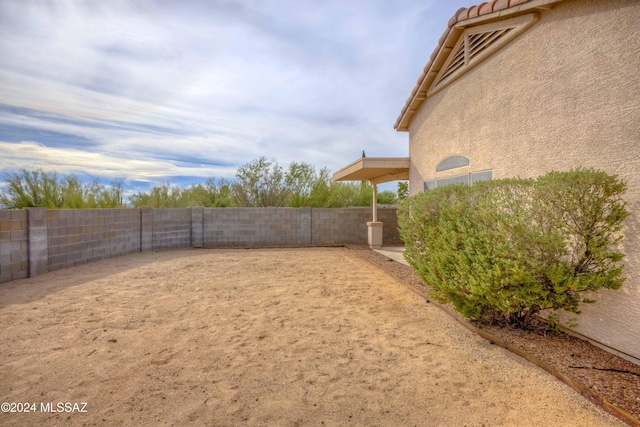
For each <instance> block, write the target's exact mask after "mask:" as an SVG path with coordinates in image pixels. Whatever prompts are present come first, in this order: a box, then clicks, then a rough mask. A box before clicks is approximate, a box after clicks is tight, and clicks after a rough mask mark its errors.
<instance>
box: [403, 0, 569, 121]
mask: <svg viewBox="0 0 640 427" xmlns="http://www.w3.org/2000/svg"><path fill="white" fill-rule="evenodd" d="M561 1H564V0H512V1H511V2H508V1H506V0H493V1H489V2H484V3H482V4H480V5H479V6H472V7H470V8H468V9H465V8H462V9H460V10H458V12H456V13H455V14H454V15H453V16H452V17H451V19H450V20H449V24H448V27H447V28H446V29H445V31H444V33H443V34H442V37H440V40H439V41H438V46H437V47H436V48H435V50H434V51H433V53H432V54H431V58H430V60H429V62H427V65H425V67H424V70H423V72H422V74H421V75H420V77H419V78H418V81H417V82H416V85H415V86H414V88H413V90H412V91H411V95H409V99H407V101H406V103H405V105H404V107H403V108H402V111H401V112H400V115H399V116H398V118H397V119H396V123H395V125H394V128H395V129H396V130H397V131H405V132H406V131H409V123H410V122H411V119H412V118H413V115H414V114H415V113H416V111H417V110H418V109H419V108H420V106H421V105H422V103H423V102H424V101H426V99H427V92H428V90H429V87H430V86H431V84H432V83H433V81H434V80H435V78H436V76H437V75H438V73H439V72H440V69H441V67H442V66H443V64H444V63H445V61H446V59H447V57H448V55H449V52H451V50H452V49H453V47H454V46H455V45H456V43H457V42H458V39H459V38H460V36H461V34H462V33H463V31H464V30H465V29H466V28H468V27H472V26H476V25H480V24H486V23H489V22H495V21H499V20H502V19H505V18H509V17H513V16H517V15H521V14H524V13H528V12H531V11H541V10H548V9H550V8H551V7H552V6H553V5H554V4H555V3H559V2H561Z"/></svg>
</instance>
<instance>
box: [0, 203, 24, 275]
mask: <svg viewBox="0 0 640 427" xmlns="http://www.w3.org/2000/svg"><path fill="white" fill-rule="evenodd" d="M28 275H29V230H28V221H27V211H26V210H20V211H15V210H11V211H9V210H0V283H2V282H9V281H11V280H16V279H23V278H25V277H28Z"/></svg>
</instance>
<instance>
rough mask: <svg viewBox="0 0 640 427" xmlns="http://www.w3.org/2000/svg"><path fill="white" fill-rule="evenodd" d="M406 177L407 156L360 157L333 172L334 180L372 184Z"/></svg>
mask: <svg viewBox="0 0 640 427" xmlns="http://www.w3.org/2000/svg"><path fill="white" fill-rule="evenodd" d="M408 179H409V158H408V157H362V158H360V159H358V160H356V161H355V162H353V163H351V164H349V165H348V166H345V167H343V168H342V169H340V170H339V171H337V172H336V173H334V174H333V180H334V181H369V182H370V183H372V184H381V183H383V182H389V181H399V180H408Z"/></svg>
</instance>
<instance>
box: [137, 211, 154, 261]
mask: <svg viewBox="0 0 640 427" xmlns="http://www.w3.org/2000/svg"><path fill="white" fill-rule="evenodd" d="M151 250H153V208H140V252H146V251H151Z"/></svg>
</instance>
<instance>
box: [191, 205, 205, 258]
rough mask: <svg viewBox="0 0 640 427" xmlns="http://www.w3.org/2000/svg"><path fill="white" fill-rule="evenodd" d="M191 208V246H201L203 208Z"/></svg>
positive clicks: (202, 238) (202, 242) (202, 244)
mask: <svg viewBox="0 0 640 427" xmlns="http://www.w3.org/2000/svg"><path fill="white" fill-rule="evenodd" d="M189 209H190V210H191V246H192V247H194V248H202V247H203V246H204V223H203V217H204V208H201V207H192V208H189Z"/></svg>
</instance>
